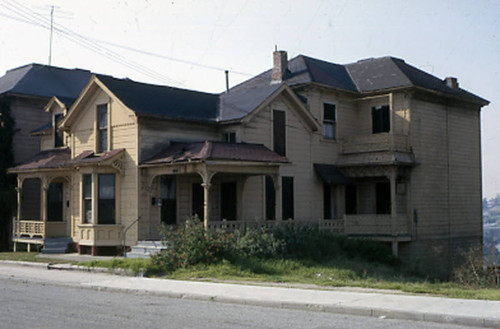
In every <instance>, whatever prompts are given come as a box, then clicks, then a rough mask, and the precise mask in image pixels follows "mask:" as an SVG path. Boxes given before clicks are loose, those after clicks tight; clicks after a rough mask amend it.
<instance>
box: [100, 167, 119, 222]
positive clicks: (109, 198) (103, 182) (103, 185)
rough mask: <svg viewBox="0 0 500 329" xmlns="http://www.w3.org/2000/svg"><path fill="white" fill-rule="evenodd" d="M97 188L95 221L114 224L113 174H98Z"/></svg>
mask: <svg viewBox="0 0 500 329" xmlns="http://www.w3.org/2000/svg"><path fill="white" fill-rule="evenodd" d="M98 182H99V190H98V194H99V195H98V198H99V199H98V200H99V203H98V208H97V215H98V218H97V223H99V224H114V223H115V175H114V174H99V175H98Z"/></svg>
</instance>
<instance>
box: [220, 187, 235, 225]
mask: <svg viewBox="0 0 500 329" xmlns="http://www.w3.org/2000/svg"><path fill="white" fill-rule="evenodd" d="M220 203H221V204H220V215H221V218H222V219H225V220H236V183H235V182H227V183H221V184H220Z"/></svg>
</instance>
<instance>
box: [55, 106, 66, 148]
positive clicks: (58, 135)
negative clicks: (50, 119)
mask: <svg viewBox="0 0 500 329" xmlns="http://www.w3.org/2000/svg"><path fill="white" fill-rule="evenodd" d="M62 118H63V115H62V114H56V115H55V116H54V147H61V146H64V142H63V132H62V131H58V130H57V126H58V125H59V122H61V120H62Z"/></svg>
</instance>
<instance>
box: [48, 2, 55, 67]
mask: <svg viewBox="0 0 500 329" xmlns="http://www.w3.org/2000/svg"><path fill="white" fill-rule="evenodd" d="M53 33H54V6H51V8H50V41H49V66H50V65H51V64H52V34H53Z"/></svg>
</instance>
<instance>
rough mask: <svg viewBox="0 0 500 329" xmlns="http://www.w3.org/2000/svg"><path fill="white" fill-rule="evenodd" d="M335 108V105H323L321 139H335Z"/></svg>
mask: <svg viewBox="0 0 500 329" xmlns="http://www.w3.org/2000/svg"><path fill="white" fill-rule="evenodd" d="M336 126H337V108H336V106H335V104H330V103H324V104H323V137H324V138H326V139H335V136H336V131H337V127H336Z"/></svg>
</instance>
